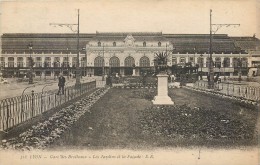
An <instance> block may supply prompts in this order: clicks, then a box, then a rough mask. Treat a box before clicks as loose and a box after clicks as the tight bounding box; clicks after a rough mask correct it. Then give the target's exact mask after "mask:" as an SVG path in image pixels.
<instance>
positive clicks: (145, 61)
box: [140, 56, 150, 67]
mask: <svg viewBox="0 0 260 165" xmlns="http://www.w3.org/2000/svg"><path fill="white" fill-rule="evenodd" d="M140 66H141V67H149V66H150V60H149V58H148V57H146V56H143V57H141V58H140Z"/></svg>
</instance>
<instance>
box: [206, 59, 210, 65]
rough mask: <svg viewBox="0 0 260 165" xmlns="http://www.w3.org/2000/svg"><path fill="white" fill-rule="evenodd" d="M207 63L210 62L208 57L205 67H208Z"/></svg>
mask: <svg viewBox="0 0 260 165" xmlns="http://www.w3.org/2000/svg"><path fill="white" fill-rule="evenodd" d="M209 63H210V60H209V57H207V61H206V67H209Z"/></svg>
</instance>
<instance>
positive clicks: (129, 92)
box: [49, 88, 258, 149]
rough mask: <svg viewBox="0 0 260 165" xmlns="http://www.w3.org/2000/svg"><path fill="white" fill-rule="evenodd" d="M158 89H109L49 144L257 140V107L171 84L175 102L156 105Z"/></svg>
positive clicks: (135, 144)
mask: <svg viewBox="0 0 260 165" xmlns="http://www.w3.org/2000/svg"><path fill="white" fill-rule="evenodd" d="M155 94H156V89H116V88H112V89H110V90H109V91H108V92H107V93H106V94H105V95H104V96H103V97H102V98H101V99H99V100H98V101H97V102H96V103H95V104H94V105H93V106H92V107H91V109H90V112H91V113H87V114H84V115H83V116H82V117H81V118H80V119H79V120H78V121H77V122H75V123H74V124H73V126H72V127H71V128H70V129H69V130H67V131H66V132H64V134H63V135H62V136H61V137H60V138H59V139H58V140H56V141H55V142H54V143H53V144H52V145H50V146H49V149H73V148H74V149H83V148H84V149H85V148H90V149H104V148H109V149H111V148H130V149H144V148H154V147H176V146H183V147H192V146H207V147H240V146H254V145H256V144H257V137H256V136H255V135H256V131H255V130H256V128H255V126H256V122H257V117H258V113H257V109H256V108H253V109H249V108H246V107H243V106H241V105H238V104H234V103H233V102H230V101H226V100H223V99H221V98H217V97H216V98H214V97H212V96H209V95H206V94H202V93H199V92H195V91H191V90H189V89H183V88H181V89H170V91H169V95H170V97H171V98H172V99H173V101H174V102H175V105H174V106H153V105H152V102H151V99H152V98H153V96H154V95H155Z"/></svg>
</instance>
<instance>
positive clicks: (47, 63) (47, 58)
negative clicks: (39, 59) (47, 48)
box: [44, 57, 51, 67]
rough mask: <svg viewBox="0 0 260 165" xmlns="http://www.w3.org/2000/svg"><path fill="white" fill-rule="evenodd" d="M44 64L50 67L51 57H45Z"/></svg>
mask: <svg viewBox="0 0 260 165" xmlns="http://www.w3.org/2000/svg"><path fill="white" fill-rule="evenodd" d="M44 62H45V66H46V67H51V58H50V57H45V60H44Z"/></svg>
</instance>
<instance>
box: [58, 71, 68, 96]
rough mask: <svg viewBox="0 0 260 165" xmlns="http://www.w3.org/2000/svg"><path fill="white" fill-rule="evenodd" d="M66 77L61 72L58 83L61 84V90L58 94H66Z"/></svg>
mask: <svg viewBox="0 0 260 165" xmlns="http://www.w3.org/2000/svg"><path fill="white" fill-rule="evenodd" d="M65 81H66V80H65V78H64V77H63V75H62V74H60V77H59V83H58V86H59V91H58V93H57V95H59V94H60V92H61V94H62V95H63V94H64V85H65Z"/></svg>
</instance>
